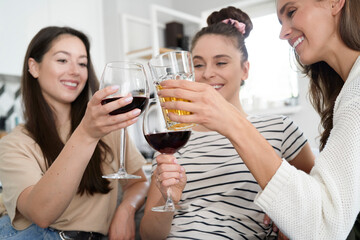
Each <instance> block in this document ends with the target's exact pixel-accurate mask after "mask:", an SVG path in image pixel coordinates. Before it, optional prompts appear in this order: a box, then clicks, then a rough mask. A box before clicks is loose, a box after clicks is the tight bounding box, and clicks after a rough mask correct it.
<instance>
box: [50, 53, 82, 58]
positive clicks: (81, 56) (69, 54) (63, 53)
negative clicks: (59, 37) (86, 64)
mask: <svg viewBox="0 0 360 240" xmlns="http://www.w3.org/2000/svg"><path fill="white" fill-rule="evenodd" d="M59 53H63V54H65V55H68V56H70V55H71V54H70V53H68V52H66V51H57V52H55V53H54V54H53V56H55V55H56V54H59ZM79 58H87V55H81V56H80V57H79Z"/></svg>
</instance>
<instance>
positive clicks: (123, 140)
mask: <svg viewBox="0 0 360 240" xmlns="http://www.w3.org/2000/svg"><path fill="white" fill-rule="evenodd" d="M120 139H121V143H120V167H119V171H118V173H119V174H121V175H126V171H125V161H124V160H125V149H126V128H123V129H121V130H120Z"/></svg>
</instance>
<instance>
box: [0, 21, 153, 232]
mask: <svg viewBox="0 0 360 240" xmlns="http://www.w3.org/2000/svg"><path fill="white" fill-rule="evenodd" d="M21 89H22V97H23V102H24V116H25V124H24V125H19V126H17V127H16V128H15V129H14V130H13V131H12V132H11V133H10V134H8V135H7V136H6V137H4V138H2V139H1V143H0V178H1V182H2V184H3V192H2V196H3V201H4V204H5V206H6V210H7V213H8V215H7V216H4V217H2V218H1V226H6V227H3V228H1V231H0V238H1V239H3V238H4V237H9V236H11V237H14V236H15V237H17V238H19V239H21V238H23V237H27V238H28V239H60V238H61V239H100V238H101V237H102V236H103V235H107V234H109V236H110V237H120V236H122V237H124V238H126V239H128V238H131V237H134V234H135V221H134V214H135V211H136V210H137V209H138V208H139V207H140V206H141V204H143V202H144V198H145V195H146V192H147V182H146V178H145V176H144V173H143V171H142V165H143V164H144V162H145V161H144V159H143V157H142V156H141V154H140V153H139V152H138V151H137V149H136V148H135V146H134V144H132V143H131V141H129V142H128V143H127V144H126V146H127V154H128V155H127V158H126V163H127V167H128V171H129V172H131V173H136V174H137V175H140V176H142V179H140V180H131V181H128V182H118V181H109V180H107V179H104V178H102V175H104V174H108V173H111V172H114V171H115V170H117V169H118V167H119V166H118V165H117V164H118V162H119V161H118V159H116V158H117V156H119V154H118V153H117V151H119V149H118V147H117V146H119V145H120V144H119V141H120V136H119V133H118V131H116V130H119V129H122V128H124V127H127V126H129V125H131V124H133V123H135V122H136V120H137V116H138V115H139V113H140V111H139V109H135V110H133V111H131V112H129V113H125V114H120V115H116V116H110V115H109V112H111V111H113V110H114V109H117V108H119V107H122V106H124V105H126V104H128V103H129V102H131V101H132V97H131V95H130V94H129V95H128V96H127V97H125V98H123V99H122V100H119V101H115V102H114V103H113V104H112V103H111V104H106V105H101V100H102V99H103V98H105V97H106V96H108V95H110V94H112V93H114V92H116V90H117V87H116V86H114V87H108V88H106V89H104V90H100V91H97V90H98V81H97V78H96V75H95V72H94V69H93V66H92V62H91V57H90V43H89V40H88V38H87V36H86V35H85V34H83V33H82V32H80V31H77V30H75V29H73V28H69V27H46V28H43V29H41V30H40V31H39V32H38V33H37V34H36V35H35V37H34V38H33V39H32V41H31V42H30V44H29V46H28V50H27V52H26V55H25V59H24V66H23V73H22V82H21ZM118 184H122V187H123V199H122V202H121V204H120V205H119V207H117V206H116V204H117V195H118V194H117V193H118ZM116 207H117V208H116ZM7 223H8V224H7ZM10 223H11V225H10Z"/></svg>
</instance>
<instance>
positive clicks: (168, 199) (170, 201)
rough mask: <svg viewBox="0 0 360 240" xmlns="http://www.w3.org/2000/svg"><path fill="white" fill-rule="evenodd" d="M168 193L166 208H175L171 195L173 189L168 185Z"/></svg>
mask: <svg viewBox="0 0 360 240" xmlns="http://www.w3.org/2000/svg"><path fill="white" fill-rule="evenodd" d="M166 194H167V198H166V203H165V209H173V210H174V209H175V205H174V202H173V200H172V197H171V189H170V187H168V189H167V190H166Z"/></svg>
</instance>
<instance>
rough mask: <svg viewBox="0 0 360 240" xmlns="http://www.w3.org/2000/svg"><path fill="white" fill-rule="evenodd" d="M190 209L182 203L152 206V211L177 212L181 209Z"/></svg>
mask: <svg viewBox="0 0 360 240" xmlns="http://www.w3.org/2000/svg"><path fill="white" fill-rule="evenodd" d="M186 209H188V207H184V206H181V205H175V206H174V205H172V206H167V205H163V206H158V207H153V208H151V211H153V212H175V211H179V210H180V211H181V210H186Z"/></svg>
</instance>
